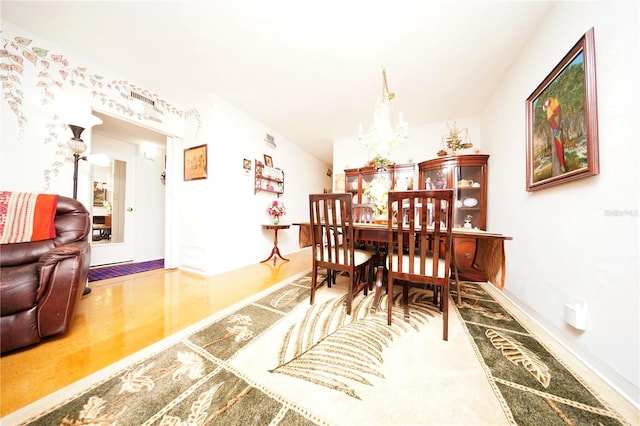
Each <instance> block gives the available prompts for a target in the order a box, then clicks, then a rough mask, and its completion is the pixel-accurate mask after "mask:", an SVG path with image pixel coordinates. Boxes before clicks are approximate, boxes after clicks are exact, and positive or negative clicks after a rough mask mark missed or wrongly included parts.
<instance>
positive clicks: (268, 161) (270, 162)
mask: <svg viewBox="0 0 640 426" xmlns="http://www.w3.org/2000/svg"><path fill="white" fill-rule="evenodd" d="M264 165H265V166H267V167H273V159H272V158H271V156H270V155H267V154H264Z"/></svg>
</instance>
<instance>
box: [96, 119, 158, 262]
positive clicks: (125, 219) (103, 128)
mask: <svg viewBox="0 0 640 426" xmlns="http://www.w3.org/2000/svg"><path fill="white" fill-rule="evenodd" d="M94 114H95V115H96V116H98V117H100V118H101V119H102V121H103V124H101V125H99V126H96V127H94V128H92V136H91V151H92V153H104V154H107V155H108V156H109V158H110V159H111V165H110V166H109V167H108V168H106V169H105V168H99V167H97V166H92V180H93V185H92V186H93V188H94V194H93V203H92V206H91V216H92V223H93V229H92V237H91V239H92V242H91V245H92V254H91V266H102V265H111V264H119V263H127V262H142V261H149V260H157V259H162V258H164V239H165V235H164V234H165V217H164V211H165V186H164V180H163V179H162V174H163V173H164V171H165V169H166V149H167V136H166V135H164V134H162V133H159V132H157V131H154V130H150V129H148V128H145V127H143V126H140V125H137V124H134V123H131V122H128V121H126V120H122V119H119V118H115V117H113V116H110V115H108V114H104V113H100V112H95V111H94Z"/></svg>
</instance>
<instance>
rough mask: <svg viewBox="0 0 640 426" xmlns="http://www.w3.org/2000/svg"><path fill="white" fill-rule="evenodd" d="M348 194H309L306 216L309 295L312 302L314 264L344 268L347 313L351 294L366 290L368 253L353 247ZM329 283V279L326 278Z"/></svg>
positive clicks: (332, 269)
mask: <svg viewBox="0 0 640 426" xmlns="http://www.w3.org/2000/svg"><path fill="white" fill-rule="evenodd" d="M351 197H352V195H351V194H344V193H330V194H309V219H310V224H311V247H312V255H313V269H312V271H311V274H312V278H311V299H310V302H311V304H312V305H313V303H314V300H315V295H316V290H317V288H318V287H320V286H321V285H322V283H320V284H318V268H326V269H327V271H328V272H329V274H331V273H336V272H346V273H347V274H348V275H349V290H348V294H347V302H346V307H347V314H349V315H350V314H351V304H352V302H353V298H354V297H355V295H356V294H358V293H359V292H360V291H361V290H364V294H365V295H366V294H367V293H368V290H369V288H370V286H371V282H368V281H369V280H370V277H371V274H370V273H367V272H368V268H369V266H370V264H371V256H372V253H370V252H368V251H366V250H360V249H356V248H355V240H354V230H353V227H352V226H350V225H351V223H352V208H351V207H352V204H351V202H352V201H351ZM329 283H331V280H329Z"/></svg>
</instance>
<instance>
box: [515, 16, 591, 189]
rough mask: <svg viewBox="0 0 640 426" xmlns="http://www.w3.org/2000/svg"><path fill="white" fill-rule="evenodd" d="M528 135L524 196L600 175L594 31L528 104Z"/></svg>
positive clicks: (580, 42) (545, 80)
mask: <svg viewBox="0 0 640 426" xmlns="http://www.w3.org/2000/svg"><path fill="white" fill-rule="evenodd" d="M526 131H527V191H536V190H539V189H543V188H548V187H551V186H555V185H559V184H561V183H566V182H570V181H573V180H576V179H581V178H585V177H589V176H594V175H597V174H598V173H599V172H600V170H599V157H598V109H597V97H596V62H595V39H594V32H593V28H591V29H590V30H589V31H587V32H586V33H585V34H584V35H583V36H582V37H581V38H580V40H579V41H578V42H577V43H576V45H575V46H573V48H572V49H571V50H570V51H569V53H567V54H566V56H565V57H564V58H563V59H562V61H560V63H559V64H558V65H557V66H556V67H555V68H554V69H553V71H551V73H550V74H549V75H548V76H547V77H546V78H545V79H544V81H543V82H542V83H540V85H539V86H538V87H537V88H536V90H535V91H534V92H533V93H532V94H531V95H530V96H529V97H528V98H527V101H526Z"/></svg>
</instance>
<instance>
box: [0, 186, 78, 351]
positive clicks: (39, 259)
mask: <svg viewBox="0 0 640 426" xmlns="http://www.w3.org/2000/svg"><path fill="white" fill-rule="evenodd" d="M54 223H55V228H56V237H55V238H54V239H49V240H42V241H32V242H23V243H13V244H2V245H0V330H1V334H0V352H1V353H5V352H8V351H11V350H13V349H17V348H22V347H25V346H29V345H33V344H35V343H38V342H40V341H41V340H42V338H43V337H46V336H52V335H56V334H60V333H64V332H65V331H66V330H67V328H68V327H69V325H70V324H71V320H72V319H73V316H74V314H75V311H76V308H77V306H78V302H79V301H80V298H81V297H82V293H83V290H84V288H85V286H86V283H87V274H88V273H89V264H90V261H91V246H90V243H89V240H88V238H89V234H90V232H91V221H90V219H89V212H88V211H87V209H86V208H85V207H84V206H83V205H82V203H80V202H78V201H76V200H74V199H72V198H67V197H62V196H60V197H59V199H58V204H57V209H56V215H55V218H54Z"/></svg>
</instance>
